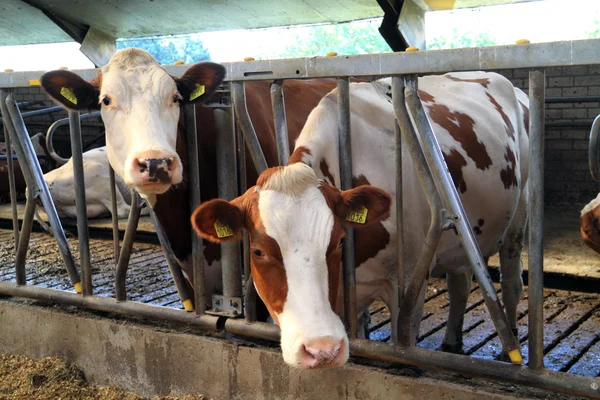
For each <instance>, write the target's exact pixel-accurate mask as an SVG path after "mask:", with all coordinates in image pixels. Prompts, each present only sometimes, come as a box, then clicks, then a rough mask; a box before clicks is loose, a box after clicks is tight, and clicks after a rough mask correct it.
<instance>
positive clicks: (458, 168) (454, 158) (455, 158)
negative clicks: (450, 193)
mask: <svg viewBox="0 0 600 400" xmlns="http://www.w3.org/2000/svg"><path fill="white" fill-rule="evenodd" d="M444 159H445V160H446V164H447V165H448V170H449V171H450V176H452V181H453V182H454V186H455V187H456V190H458V191H459V192H461V193H464V192H466V191H467V183H466V182H465V178H464V177H463V173H462V169H463V167H465V166H466V165H467V160H465V158H464V157H463V156H462V155H461V154H460V153H459V152H458V151H457V150H456V149H452V150H451V151H450V154H446V153H444Z"/></svg>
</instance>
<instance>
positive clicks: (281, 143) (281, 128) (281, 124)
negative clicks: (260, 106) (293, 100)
mask: <svg viewBox="0 0 600 400" xmlns="http://www.w3.org/2000/svg"><path fill="white" fill-rule="evenodd" d="M271 104H272V107H273V121H274V122H275V138H276V140H277V157H278V159H279V165H287V162H288V158H289V156H290V143H289V139H288V129H287V119H286V116H285V100H284V98H283V81H282V80H277V81H274V82H273V83H271Z"/></svg>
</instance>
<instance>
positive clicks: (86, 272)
mask: <svg viewBox="0 0 600 400" xmlns="http://www.w3.org/2000/svg"><path fill="white" fill-rule="evenodd" d="M69 130H70V134H71V157H73V177H74V179H75V208H76V210H77V238H78V241H79V263H80V265H81V279H82V284H83V288H82V289H83V295H84V296H88V295H91V294H92V268H91V265H90V237H89V231H88V220H87V204H86V199H85V176H84V172H83V146H82V145H81V122H80V121H79V111H72V110H70V111H69Z"/></svg>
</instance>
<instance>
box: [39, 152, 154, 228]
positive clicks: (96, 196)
mask: <svg viewBox="0 0 600 400" xmlns="http://www.w3.org/2000/svg"><path fill="white" fill-rule="evenodd" d="M83 173H84V180H85V181H84V185H85V196H86V206H87V209H86V210H87V217H88V218H98V217H102V216H106V215H108V214H110V213H111V212H112V206H111V197H110V177H109V164H108V158H107V156H106V146H104V147H99V148H96V149H92V150H88V151H86V152H85V153H83ZM44 180H45V181H46V184H47V185H48V189H49V190H50V195H51V196H52V200H53V201H54V205H55V206H56V211H57V212H58V215H60V216H61V217H70V218H77V209H76V207H75V178H74V176H73V158H70V159H69V161H67V163H66V164H64V165H62V166H60V167H59V168H56V169H53V170H52V171H50V172H47V173H45V174H44ZM115 183H116V187H117V190H115V193H116V197H117V215H118V217H119V218H127V216H128V215H129V209H130V208H131V207H130V205H129V204H130V203H131V195H130V192H129V190H127V189H126V187H125V184H124V183H123V180H122V179H121V178H120V177H119V176H118V175H115ZM141 213H142V215H147V214H148V213H149V210H148V209H147V208H142V210H141Z"/></svg>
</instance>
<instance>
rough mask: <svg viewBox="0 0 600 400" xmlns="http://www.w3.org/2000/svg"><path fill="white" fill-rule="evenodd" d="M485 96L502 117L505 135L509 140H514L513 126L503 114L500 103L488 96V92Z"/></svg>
mask: <svg viewBox="0 0 600 400" xmlns="http://www.w3.org/2000/svg"><path fill="white" fill-rule="evenodd" d="M485 94H486V95H487V97H488V99H490V102H491V103H492V104H493V105H494V107H496V110H497V111H498V113H499V114H500V116H501V117H502V120H503V121H504V128H505V129H506V134H507V135H508V137H509V138H511V139H514V138H515V127H514V126H513V124H512V122H511V120H510V118H508V115H506V113H505V112H504V109H503V108H502V106H501V105H500V103H498V102H497V101H496V99H495V98H494V96H492V95H491V94H489V92H486V93H485Z"/></svg>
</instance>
